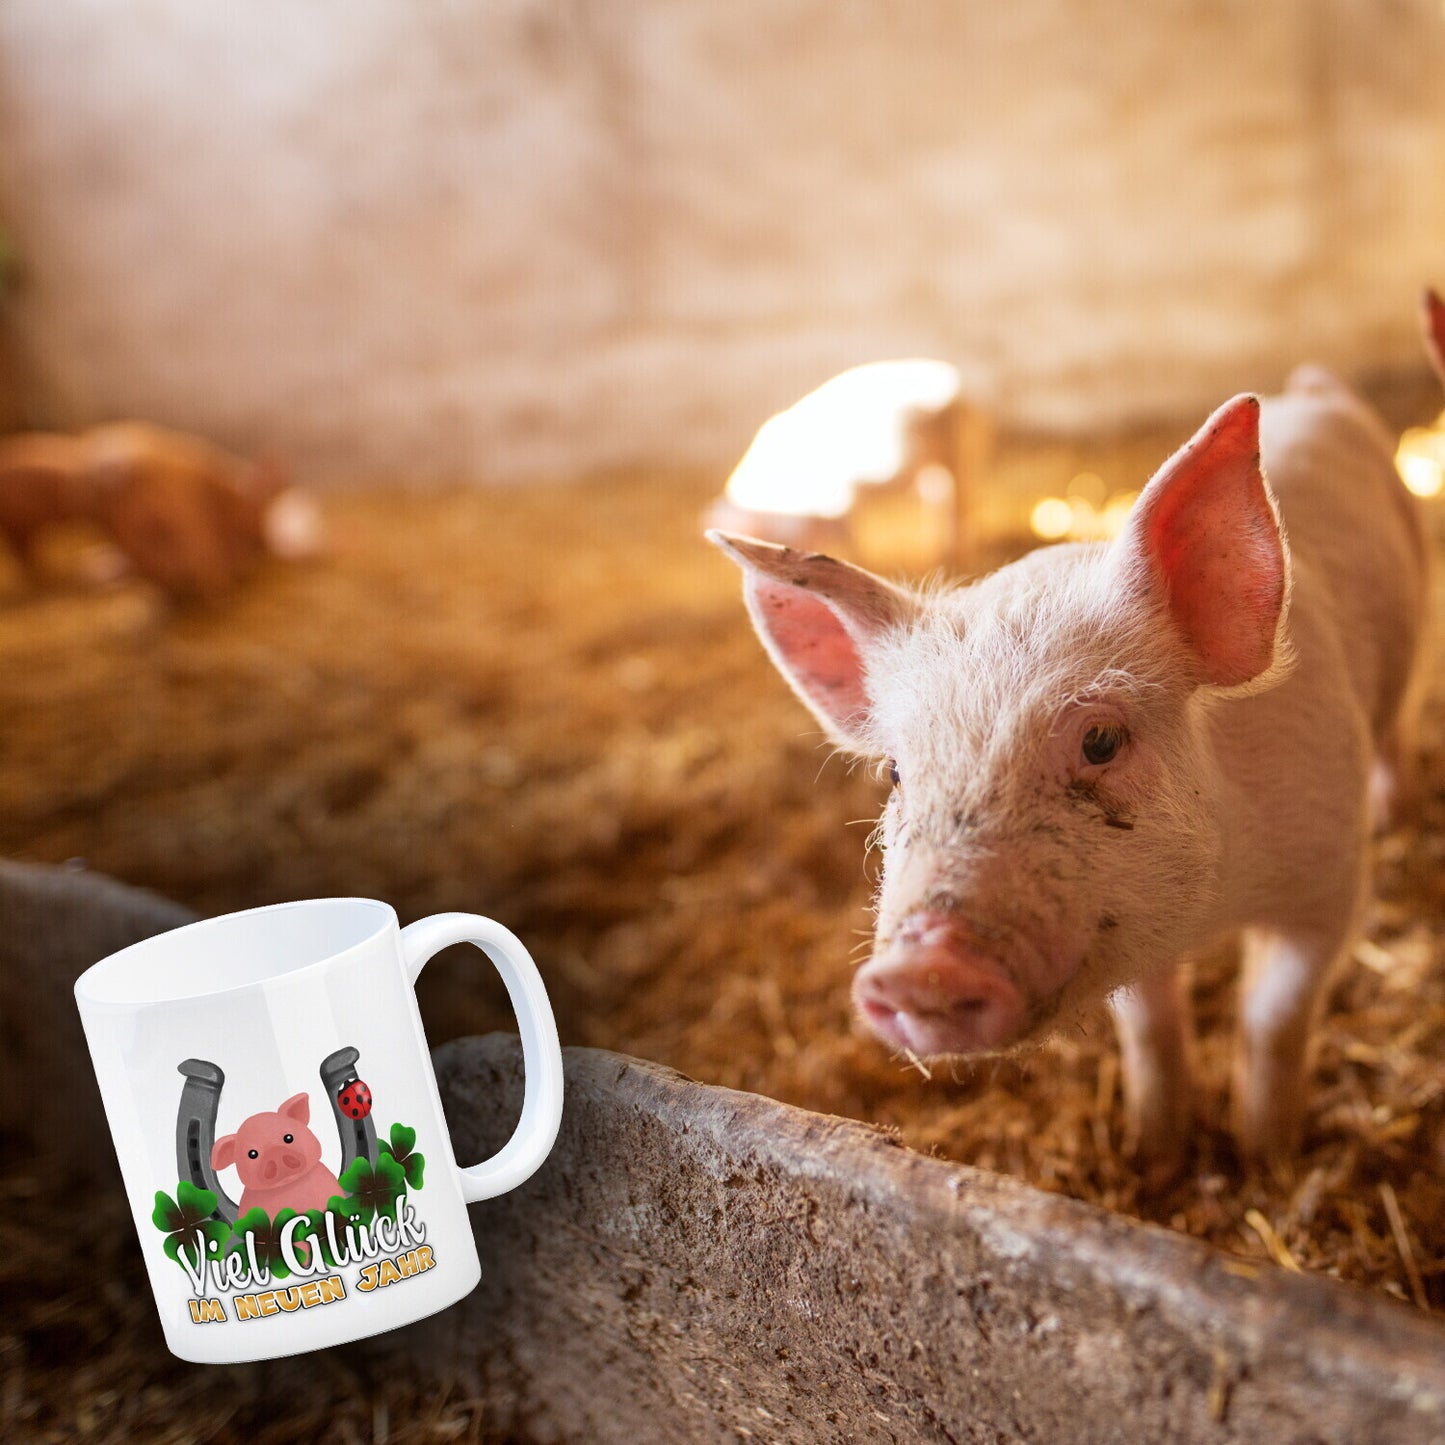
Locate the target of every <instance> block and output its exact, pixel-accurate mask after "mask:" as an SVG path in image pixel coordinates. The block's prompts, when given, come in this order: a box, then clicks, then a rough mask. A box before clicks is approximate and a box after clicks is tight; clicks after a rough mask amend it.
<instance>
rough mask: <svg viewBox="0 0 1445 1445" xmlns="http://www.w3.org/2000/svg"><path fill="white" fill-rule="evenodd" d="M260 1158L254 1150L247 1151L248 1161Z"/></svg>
mask: <svg viewBox="0 0 1445 1445" xmlns="http://www.w3.org/2000/svg"><path fill="white" fill-rule="evenodd" d="M258 1157H259V1156H258V1155H257V1153H256V1151H255V1150H254V1149H248V1150H247V1151H246V1158H248V1159H255V1158H258Z"/></svg>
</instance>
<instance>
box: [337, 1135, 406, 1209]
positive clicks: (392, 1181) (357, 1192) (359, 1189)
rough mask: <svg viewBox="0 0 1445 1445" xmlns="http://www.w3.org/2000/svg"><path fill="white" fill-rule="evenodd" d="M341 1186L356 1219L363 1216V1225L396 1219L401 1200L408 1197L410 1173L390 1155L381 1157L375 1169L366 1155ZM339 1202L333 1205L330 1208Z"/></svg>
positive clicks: (354, 1165) (347, 1174)
mask: <svg viewBox="0 0 1445 1445" xmlns="http://www.w3.org/2000/svg"><path fill="white" fill-rule="evenodd" d="M338 1182H339V1183H340V1185H341V1187H342V1188H343V1189H344V1190H346V1192H347V1193H348V1194H349V1195H350V1196H351V1200H352V1203H353V1205H354V1206H356V1214H355V1215H353V1216H352V1217H357V1216H359V1217H360V1221H361V1223H363V1224H370V1223H371V1221H372V1220H373V1219H375V1218H376V1216H377V1215H378V1214H383V1215H385V1216H386V1217H387V1218H388V1219H395V1218H396V1205H397V1200H398V1199H400V1198H401V1196H402V1195H403V1194H405V1193H406V1171H405V1170H404V1169H403V1168H402V1167H401V1165H400V1164H398V1163H397V1162H396V1160H395V1159H393V1158H392V1157H391V1155H390V1154H389V1153H387V1154H382V1155H380V1156H379V1157H378V1158H377V1161H376V1164H375V1166H374V1167H373V1165H372V1163H371V1160H369V1159H368V1158H366V1156H365V1155H363V1156H362V1157H361V1158H360V1159H355V1160H353V1161H352V1164H351V1167H350V1168H349V1169H348V1170H347V1171H346V1173H345V1174H343V1175H342V1176H341V1178H340V1180H339V1181H338ZM337 1202H339V1201H336V1200H331V1201H329V1202H328V1207H329V1206H330V1205H331V1204H335V1203H337Z"/></svg>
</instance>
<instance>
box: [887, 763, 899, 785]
mask: <svg viewBox="0 0 1445 1445" xmlns="http://www.w3.org/2000/svg"><path fill="white" fill-rule="evenodd" d="M888 781H889V782H890V783H892V784H893V786H894V787H895V788H896V787H897V786H898V784H899V782H900V781H901V779H900V778H899V776H898V764H897V763H896V762H895V761H894V760H893V759H892V758H889V759H888Z"/></svg>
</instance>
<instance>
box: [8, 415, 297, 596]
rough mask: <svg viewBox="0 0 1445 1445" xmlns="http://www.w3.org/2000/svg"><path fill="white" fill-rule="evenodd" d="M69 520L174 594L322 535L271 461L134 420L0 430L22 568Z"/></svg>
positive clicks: (12, 539)
mask: <svg viewBox="0 0 1445 1445" xmlns="http://www.w3.org/2000/svg"><path fill="white" fill-rule="evenodd" d="M67 522H69V523H74V522H82V523H86V524H89V525H91V526H93V527H96V528H98V529H99V530H100V532H101V533H102V534H103V535H104V536H105V537H106V538H107V539H108V540H109V541H110V542H112V543H113V544H114V545H115V547H116V548H118V549H119V552H120V554H121V556H122V558H123V560H124V562H125V563H126V564H128V565H129V567H130V568H131V569H133V570H134V571H135V572H136V573H138V574H139V575H140V576H142V577H146V578H148V579H150V580H151V581H152V582H155V583H156V584H158V585H159V586H160V587H162V588H163V589H164V590H165V591H166V592H168V593H170V594H171V595H173V596H175V597H178V598H195V597H199V598H214V597H216V596H218V595H219V594H221V593H222V592H224V591H226V590H227V589H228V588H230V587H232V586H234V585H235V584H236V583H237V582H239V581H240V580H241V579H242V578H243V577H245V576H246V575H247V574H248V573H249V572H250V571H251V570H252V569H253V568H254V567H255V566H256V564H257V563H258V562H259V561H260V560H261V558H262V557H263V556H265V555H267V554H270V555H272V556H277V557H283V558H298V557H303V556H307V555H310V554H311V553H313V552H315V551H316V550H317V549H318V547H319V545H320V541H321V527H320V518H319V515H318V512H317V509H316V506H315V503H314V502H313V501H312V500H311V499H310V498H309V497H308V496H306V495H305V494H304V493H302V492H299V491H297V490H296V489H294V488H292V487H291V486H289V484H288V480H287V477H286V473H285V469H284V468H283V467H281V466H280V465H279V464H277V463H276V462H274V461H265V460H263V461H258V462H251V461H246V460H244V459H242V458H240V457H236V456H233V455H231V454H230V453H229V452H226V451H223V450H222V449H221V448H219V447H217V446H214V445H212V444H211V443H210V442H207V441H204V440H202V439H201V438H199V437H193V436H187V435H185V434H183V433H181V432H174V431H168V430H166V429H165V428H163V427H158V426H153V425H151V424H150V423H148V422H140V421H124V422H113V423H110V424H108V425H105V426H97V427H92V428H91V429H89V430H88V431H84V432H81V433H80V434H79V435H75V436H70V435H65V434H61V433H52V432H24V433H20V434H18V435H15V436H10V437H6V438H4V439H3V440H0V534H3V535H4V537H5V539H6V540H7V541H8V542H9V544H10V545H11V547H12V548H13V549H14V550H15V552H16V553H17V555H18V556H19V559H20V561H21V563H22V565H23V566H25V567H26V568H27V570H30V571H34V569H35V565H36V549H37V544H38V543H39V541H40V540H41V538H42V537H43V536H44V534H45V533H46V532H47V531H48V530H49V529H50V528H51V527H52V526H54V525H56V524H59V523H67Z"/></svg>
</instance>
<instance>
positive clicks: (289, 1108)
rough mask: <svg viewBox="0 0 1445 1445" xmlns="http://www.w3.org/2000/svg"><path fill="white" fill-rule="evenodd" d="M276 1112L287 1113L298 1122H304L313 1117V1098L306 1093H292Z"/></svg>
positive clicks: (286, 1114) (287, 1115)
mask: <svg viewBox="0 0 1445 1445" xmlns="http://www.w3.org/2000/svg"><path fill="white" fill-rule="evenodd" d="M276 1112H277V1113H278V1114H285V1116H286V1117H287V1118H288V1119H295V1121H296V1122H297V1123H298V1124H304V1123H306V1121H307V1120H308V1119H310V1117H311V1100H310V1099H308V1098H307V1097H306V1095H305V1094H292V1095H291V1097H290V1098H289V1099H287V1100H286V1102H285V1103H284V1104H282V1105H281V1107H280V1108H279V1109H277V1110H276Z"/></svg>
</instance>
